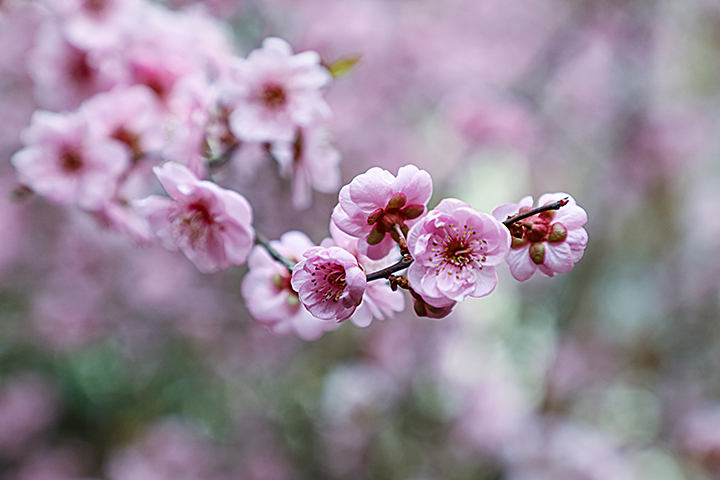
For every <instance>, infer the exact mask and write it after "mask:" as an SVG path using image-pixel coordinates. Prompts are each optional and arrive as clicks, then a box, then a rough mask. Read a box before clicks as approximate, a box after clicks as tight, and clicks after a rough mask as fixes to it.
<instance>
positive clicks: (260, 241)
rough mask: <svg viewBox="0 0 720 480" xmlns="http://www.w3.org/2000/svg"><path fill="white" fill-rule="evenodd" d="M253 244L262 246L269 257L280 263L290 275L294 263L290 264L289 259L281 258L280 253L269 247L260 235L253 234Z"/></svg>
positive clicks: (265, 239) (268, 243) (267, 241)
mask: <svg viewBox="0 0 720 480" xmlns="http://www.w3.org/2000/svg"><path fill="white" fill-rule="evenodd" d="M255 243H257V244H258V245H262V246H263V247H264V248H265V250H267V252H268V253H269V254H270V256H271V257H273V258H274V259H275V260H277V261H278V262H280V263H282V264H283V266H284V267H285V268H287V269H288V272H290V273H292V271H293V268H295V262H292V261H290V260H289V259H287V258H285V257H283V256H282V255H281V254H280V252H278V251H277V250H275V249H274V248H273V247H272V246H271V245H270V241H269V240H268V239H267V238H265V237H264V236H263V235H262V234H261V233H258V232H255Z"/></svg>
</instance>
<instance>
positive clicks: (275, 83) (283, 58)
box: [223, 37, 331, 142]
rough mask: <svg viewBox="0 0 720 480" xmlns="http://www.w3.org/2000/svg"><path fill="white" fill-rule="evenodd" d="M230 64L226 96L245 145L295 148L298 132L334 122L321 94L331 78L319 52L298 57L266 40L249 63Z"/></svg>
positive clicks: (234, 128)
mask: <svg viewBox="0 0 720 480" xmlns="http://www.w3.org/2000/svg"><path fill="white" fill-rule="evenodd" d="M234 60H235V61H234V62H233V63H231V64H230V72H229V81H228V82H226V83H225V84H224V87H223V91H224V96H225V97H227V99H228V101H229V102H230V103H231V104H232V105H233V106H234V108H233V111H232V113H231V114H230V128H231V130H232V132H233V133H234V134H235V136H237V137H238V138H239V139H240V140H244V141H258V142H273V141H285V142H292V141H293V139H294V138H295V131H296V129H297V128H298V127H309V126H312V125H315V124H317V123H318V122H320V121H322V120H326V119H328V118H329V117H330V107H328V105H327V103H326V102H325V100H324V99H323V97H322V93H321V88H322V87H324V86H325V85H327V84H328V83H329V82H330V80H331V76H330V73H329V72H328V70H327V69H326V68H325V67H323V66H321V64H320V56H319V55H318V54H317V52H311V51H308V52H302V53H298V54H295V55H293V51H292V47H290V45H289V44H288V43H287V42H286V41H285V40H282V39H280V38H275V37H271V38H266V39H265V40H264V41H263V43H262V48H259V49H256V50H253V51H252V52H250V55H248V58H247V59H240V58H236V59H234Z"/></svg>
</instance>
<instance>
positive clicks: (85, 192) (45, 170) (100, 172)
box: [12, 111, 128, 210]
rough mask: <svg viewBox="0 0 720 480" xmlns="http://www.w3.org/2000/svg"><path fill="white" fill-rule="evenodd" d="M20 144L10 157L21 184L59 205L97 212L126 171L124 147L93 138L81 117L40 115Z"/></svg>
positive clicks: (106, 140)
mask: <svg viewBox="0 0 720 480" xmlns="http://www.w3.org/2000/svg"><path fill="white" fill-rule="evenodd" d="M22 139H23V143H24V144H25V148H23V149H22V150H20V151H19V152H17V153H16V154H15V155H13V157H12V163H13V165H14V166H15V168H16V169H17V172H18V177H19V179H20V181H21V182H22V183H24V184H26V185H27V186H28V187H30V188H32V189H33V190H35V191H36V192H37V193H38V194H40V195H42V196H43V197H46V198H47V199H48V200H50V201H51V202H54V203H57V204H60V205H78V206H80V207H82V208H84V209H87V210H97V209H98V208H100V207H101V206H102V205H103V204H104V203H105V202H107V200H108V199H110V198H111V197H112V196H113V194H114V192H115V189H116V186H117V181H118V178H119V177H120V174H121V173H122V172H123V171H124V170H125V168H126V166H127V165H128V155H127V153H126V152H125V150H124V149H123V147H122V145H121V144H120V143H119V142H118V141H116V140H113V139H109V138H103V137H101V136H98V135H93V134H92V133H91V131H90V127H89V125H88V122H87V121H86V119H85V118H84V116H83V115H81V114H80V113H69V114H60V113H53V112H46V111H36V112H35V114H33V117H32V123H31V125H30V126H29V127H28V128H27V129H25V130H24V131H23V133H22Z"/></svg>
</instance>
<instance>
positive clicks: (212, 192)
mask: <svg viewBox="0 0 720 480" xmlns="http://www.w3.org/2000/svg"><path fill="white" fill-rule="evenodd" d="M38 18H39V20H38V22H39V26H38V28H37V33H36V39H35V46H34V47H33V48H32V49H31V51H30V53H29V56H30V60H29V64H28V65H29V66H28V73H29V75H30V76H31V77H32V79H33V81H34V89H35V97H36V100H37V103H38V107H39V108H38V109H37V110H36V111H35V112H34V114H33V115H32V119H31V121H30V125H29V126H28V127H27V128H26V129H25V130H24V131H23V132H22V135H21V139H22V144H23V148H21V149H20V150H19V151H18V152H17V153H15V154H14V155H13V157H12V164H13V165H14V167H15V169H16V171H17V177H18V179H19V181H20V183H21V185H22V186H23V187H24V188H25V189H27V190H30V191H32V192H34V193H36V194H37V195H39V196H41V197H43V198H45V199H46V200H47V201H49V202H51V203H53V204H55V205H59V206H64V207H73V208H77V209H80V210H82V211H85V212H88V213H90V214H91V215H92V216H93V217H94V218H96V219H97V220H99V221H100V223H101V224H103V225H106V226H110V227H113V228H115V229H116V230H119V231H121V232H124V233H125V234H127V235H129V236H130V237H131V238H133V239H134V240H135V241H138V242H141V243H142V242H150V241H152V240H157V241H158V242H160V243H162V244H163V245H164V246H165V247H167V248H168V249H170V250H180V251H181V252H182V253H183V254H184V255H185V256H186V257H187V258H188V259H189V260H190V261H191V262H192V263H193V264H194V265H195V266H196V267H197V269H198V270H199V271H200V272H202V273H212V272H216V271H219V270H223V269H227V268H229V267H231V266H234V265H235V266H237V265H244V264H245V263H248V264H249V272H248V273H247V275H246V277H245V279H244V281H243V284H242V293H243V296H244V298H245V300H246V304H247V306H248V309H249V311H250V313H251V314H252V316H253V317H254V318H255V319H256V320H257V321H258V322H260V323H262V324H264V325H266V326H267V327H268V328H270V329H271V330H272V331H274V332H276V333H280V334H284V333H290V332H292V333H295V334H297V335H298V336H300V337H302V338H304V339H307V340H312V339H316V338H318V337H319V336H321V335H322V334H323V332H325V331H327V330H332V329H334V328H337V322H343V321H345V320H347V319H350V320H351V322H352V323H354V324H355V325H357V326H360V327H365V326H367V325H369V324H370V323H371V322H372V320H373V318H377V319H383V318H385V317H391V316H393V315H394V313H395V312H399V311H402V310H403V309H404V307H405V297H404V296H403V293H402V292H401V291H400V290H399V289H401V290H407V291H408V292H409V293H410V295H411V297H412V299H413V304H414V310H415V312H416V313H417V314H418V315H420V316H427V317H431V318H443V317H445V316H447V315H448V314H449V313H450V312H451V311H452V309H453V307H454V306H455V305H456V304H457V303H458V302H461V301H463V300H465V299H466V298H468V297H476V298H477V297H483V296H486V295H488V294H490V293H491V292H492V291H493V290H494V289H495V286H496V285H497V282H498V275H497V272H496V267H497V266H498V265H500V264H501V263H502V262H503V261H507V263H508V264H509V266H510V272H511V274H512V275H513V276H514V277H515V278H516V279H517V280H520V281H524V280H527V279H529V278H530V277H531V276H533V274H534V273H536V272H537V273H538V274H539V275H543V276H553V275H555V274H556V273H565V272H568V271H569V270H571V269H572V268H573V266H574V264H575V262H577V261H578V260H579V259H580V257H581V256H582V254H583V250H584V248H585V245H586V244H587V233H586V232H585V230H584V229H583V228H582V227H583V225H584V224H585V222H586V220H587V217H586V214H585V211H584V210H583V209H582V208H580V207H578V206H577V205H576V203H575V201H574V200H573V199H572V198H571V197H570V196H569V195H567V194H565V193H556V194H547V195H544V196H542V197H540V199H539V203H538V207H543V206H546V205H548V204H551V203H553V202H555V203H556V206H555V207H554V208H553V209H548V210H542V211H538V212H537V213H534V212H533V211H532V198H530V197H526V198H523V199H522V200H521V201H520V203H518V204H510V205H504V206H501V207H498V208H497V209H496V210H495V211H494V212H493V213H492V215H490V214H487V213H483V212H478V211H476V210H474V209H473V208H472V207H471V206H470V205H469V204H467V203H465V202H463V201H461V200H458V199H453V198H447V199H444V200H442V201H440V202H439V203H438V204H437V206H436V207H435V208H434V209H429V208H428V202H429V201H430V199H431V197H432V194H433V182H432V178H431V176H430V174H429V173H428V172H427V171H425V170H421V169H419V168H418V167H416V166H414V165H406V166H404V167H401V168H400V169H399V170H398V172H397V175H394V174H393V173H391V172H389V171H387V170H384V169H382V168H380V167H373V168H370V169H369V170H368V171H367V172H366V173H363V174H360V175H358V176H356V177H355V178H354V179H353V180H352V181H351V182H350V183H349V184H347V185H345V186H344V187H342V188H341V189H340V190H339V197H338V198H339V200H338V203H337V205H336V206H335V208H334V210H333V211H332V216H331V221H330V227H329V229H330V237H328V238H326V239H325V240H323V241H322V242H321V243H320V244H319V245H314V244H313V242H312V241H311V240H310V239H309V238H308V237H307V236H306V235H305V234H304V233H302V232H299V231H291V232H287V233H285V234H284V235H282V237H281V238H280V240H278V241H273V242H269V243H265V244H263V245H257V246H254V244H255V243H260V244H262V243H263V242H261V241H259V240H258V239H259V236H258V234H257V232H256V231H255V228H254V226H253V216H254V213H253V209H252V207H251V205H250V202H249V201H248V200H247V199H246V198H245V197H244V196H243V195H242V194H241V193H239V192H237V191H235V190H233V189H230V188H224V187H222V186H220V185H219V184H218V183H217V182H216V181H215V178H214V174H215V173H216V172H218V171H219V170H220V169H222V168H223V167H225V166H226V165H227V164H230V163H233V164H237V165H239V168H237V169H236V170H238V171H240V172H243V174H244V175H251V174H252V170H253V169H254V168H255V167H257V165H258V163H259V161H260V160H262V159H263V158H272V159H274V160H275V161H276V162H277V163H278V167H279V171H280V174H281V175H283V176H286V177H289V178H291V180H292V204H293V207H294V208H296V209H305V208H307V207H308V206H309V205H310V202H311V198H312V197H311V191H312V190H313V189H315V190H318V191H320V192H325V193H332V192H335V191H337V189H338V188H339V187H340V172H339V161H340V155H339V153H338V152H337V151H336V150H335V149H334V148H333V147H332V146H331V145H330V144H329V142H328V137H329V134H328V124H329V120H330V118H331V111H330V107H329V105H328V103H327V102H326V100H325V98H324V89H325V88H326V87H328V86H329V85H330V84H331V82H332V79H333V74H332V73H331V72H332V68H329V67H327V66H326V65H327V64H326V63H325V62H323V61H322V60H321V58H320V56H319V54H318V53H316V52H314V51H304V52H301V53H297V54H296V53H294V52H293V49H292V47H291V46H290V45H289V44H288V43H287V42H286V41H285V40H282V39H280V38H277V37H270V38H266V39H265V40H264V41H263V42H262V45H261V46H260V48H257V49H255V50H253V51H251V52H250V53H249V54H248V55H247V56H246V57H242V56H238V55H235V54H233V53H232V51H231V48H230V44H229V41H228V40H227V38H226V36H225V34H224V32H223V31H222V29H221V28H220V27H219V25H218V24H217V23H216V22H215V21H213V20H211V19H210V17H207V16H205V15H204V14H203V13H202V12H200V11H194V10H184V11H171V10H169V9H167V8H166V7H163V6H160V5H156V4H153V3H150V2H146V1H144V0H132V1H127V2H77V3H68V2H64V1H61V0H47V1H46V2H45V3H44V9H42V11H41V13H38ZM129 18H135V19H142V20H141V22H142V28H138V26H137V25H135V24H133V23H132V22H129V21H128V19H129ZM188 30H193V31H198V32H203V34H202V35H200V36H199V38H198V39H197V40H196V41H195V40H193V41H190V40H189V37H188V36H187V35H185V34H181V33H180V32H184V31H188ZM148 32H152V34H149V33H148ZM158 32H160V33H162V34H159V33H158ZM153 174H154V175H153ZM156 180H157V181H159V183H160V185H161V186H162V187H163V188H164V190H165V192H166V194H167V195H157V194H156V193H155V191H156V190H157V182H156ZM561 207H562V208H561ZM558 209H559V210H558ZM528 213H529V214H528ZM515 216H518V218H517V219H515V218H514V217H515ZM404 270H407V272H406V273H404V274H402V272H403V271H404ZM396 273H400V274H399V275H396Z"/></svg>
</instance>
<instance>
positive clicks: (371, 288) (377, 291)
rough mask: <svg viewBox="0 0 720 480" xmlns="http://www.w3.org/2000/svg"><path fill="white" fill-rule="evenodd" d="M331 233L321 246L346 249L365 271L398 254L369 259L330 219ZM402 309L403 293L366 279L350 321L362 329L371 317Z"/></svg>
mask: <svg viewBox="0 0 720 480" xmlns="http://www.w3.org/2000/svg"><path fill="white" fill-rule="evenodd" d="M330 235H331V236H332V237H331V238H326V239H325V240H323V241H322V243H321V245H322V246H323V247H331V246H336V247H340V248H343V249H345V250H347V251H348V252H350V253H352V254H353V255H354V256H355V258H356V259H357V261H358V263H359V264H360V266H361V267H362V268H363V269H364V270H365V271H366V272H375V271H378V270H381V269H383V268H385V267H388V266H390V265H392V264H393V263H395V262H396V261H397V260H398V256H397V255H393V254H392V253H391V254H389V255H388V256H387V257H385V258H383V259H381V260H371V259H370V258H368V257H367V256H365V255H363V254H362V253H360V251H359V250H358V247H357V244H358V239H357V238H355V237H351V236H350V235H348V234H346V233H344V232H343V231H342V230H340V229H339V228H338V227H337V225H335V223H334V222H332V221H330ZM404 308H405V296H404V295H403V294H402V292H401V291H399V290H398V291H393V290H392V289H391V288H390V284H389V283H388V282H385V281H379V280H376V281H372V282H369V283H368V284H367V286H366V287H365V293H364V294H363V300H362V303H361V304H360V306H358V308H357V309H356V310H355V313H353V314H352V315H351V316H350V321H351V322H353V324H355V325H356V326H358V327H361V328H364V327H367V326H368V325H370V323H371V322H372V320H373V318H377V319H378V320H384V319H385V316H388V317H390V318H392V317H393V316H394V312H401V311H402V310H403V309H404Z"/></svg>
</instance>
